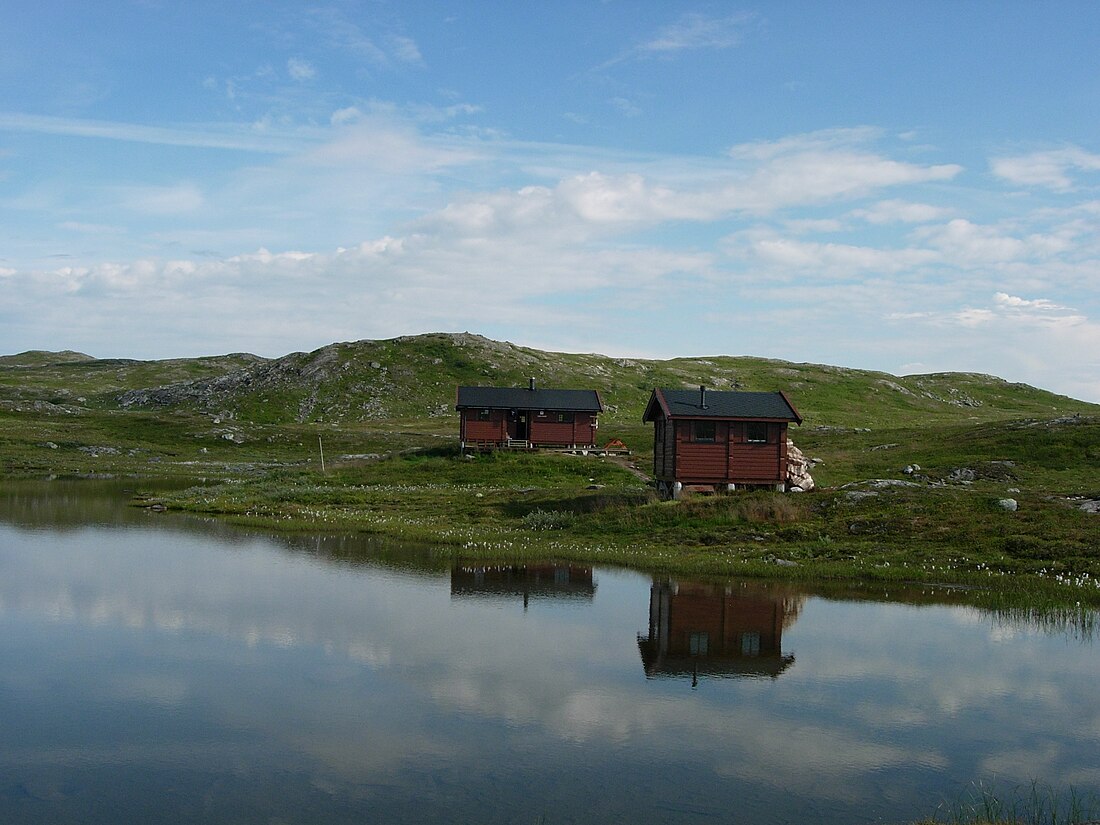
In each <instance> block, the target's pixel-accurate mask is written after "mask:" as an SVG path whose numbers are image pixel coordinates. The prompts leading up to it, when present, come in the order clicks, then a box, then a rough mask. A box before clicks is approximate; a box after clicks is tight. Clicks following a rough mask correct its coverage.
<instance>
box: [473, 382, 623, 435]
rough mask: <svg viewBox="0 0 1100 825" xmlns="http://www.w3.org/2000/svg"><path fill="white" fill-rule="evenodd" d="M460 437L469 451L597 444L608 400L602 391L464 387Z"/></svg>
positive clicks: (531, 386)
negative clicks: (600, 392)
mask: <svg viewBox="0 0 1100 825" xmlns="http://www.w3.org/2000/svg"><path fill="white" fill-rule="evenodd" d="M455 409H456V410H458V412H459V441H460V442H461V446H462V448H463V449H466V448H467V447H473V448H493V447H510V448H520V449H527V448H532V447H567V448H591V447H595V446H596V429H597V427H598V426H599V424H598V422H597V416H598V415H599V414H600V413H601V412H603V401H602V400H601V399H600V394H599V392H597V391H596V390H554V389H545V390H544V389H539V388H537V387H536V386H535V379H534V378H532V379H531V381H530V383H529V384H528V386H527V387H526V388H523V387H459V388H458V396H457V401H456V403H455Z"/></svg>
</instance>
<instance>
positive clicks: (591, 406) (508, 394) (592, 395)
mask: <svg viewBox="0 0 1100 825" xmlns="http://www.w3.org/2000/svg"><path fill="white" fill-rule="evenodd" d="M463 407H481V408H482V409H498V410H499V409H507V410H568V411H573V412H597V413H598V412H603V403H602V402H601V401H600V394H599V393H598V392H596V391H595V390H543V389H534V390H530V389H527V388H526V387H459V388H458V401H457V403H456V404H455V409H462V408H463Z"/></svg>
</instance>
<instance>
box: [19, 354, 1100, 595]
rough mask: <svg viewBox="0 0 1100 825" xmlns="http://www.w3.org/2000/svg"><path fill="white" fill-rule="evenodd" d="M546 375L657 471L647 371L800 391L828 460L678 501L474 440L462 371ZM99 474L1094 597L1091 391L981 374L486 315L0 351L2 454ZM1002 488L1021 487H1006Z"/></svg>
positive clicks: (386, 516)
mask: <svg viewBox="0 0 1100 825" xmlns="http://www.w3.org/2000/svg"><path fill="white" fill-rule="evenodd" d="M532 377H533V378H535V380H536V381H537V382H538V384H539V385H540V386H543V387H563V388H570V387H571V388H595V389H598V390H599V391H600V393H601V395H602V397H603V399H604V402H605V404H606V405H607V413H606V414H605V415H604V416H602V418H601V429H600V435H601V438H605V439H611V438H619V439H621V440H623V441H625V442H626V443H627V444H628V445H629V446H630V447H631V448H632V449H633V451H634V455H633V456H632V458H631V460H632V461H633V462H634V468H633V469H634V470H635V471H641V472H642V473H644V472H645V471H647V470H648V469H649V468H650V452H651V445H652V431H651V428H650V427H648V426H646V425H643V424H642V423H641V415H642V411H643V408H644V406H645V403H646V401H647V399H648V397H649V393H650V391H651V389H652V388H653V387H655V386H664V387H683V386H688V387H696V386H698V385H699V384H705V385H707V386H708V387H711V388H714V389H745V390H776V389H781V390H784V391H785V392H786V393H787V394H788V395H789V396H790V398H791V399H792V401H793V402H794V404H795V405H796V406H797V407H798V408H799V410H800V412H801V413H802V415H803V417H804V418H805V423H804V425H803V426H802V427H801V428H794V430H793V432H792V437H793V439H794V440H795V442H796V443H797V444H798V445H799V446H800V447H801V448H802V449H803V451H804V452H805V453H806V454H807V455H809V456H811V457H812V458H814V459H815V460H816V462H815V466H814V468H813V475H814V478H815V480H816V481H817V483H818V487H819V489H818V491H817V492H815V493H813V494H809V495H804V496H783V495H781V494H775V493H760V494H755V493H754V494H749V495H745V496H717V497H713V498H709V499H695V500H688V501H685V502H679V503H675V504H671V505H670V504H668V503H660V502H657V501H655V500H654V496H653V495H652V491H651V490H649V489H648V488H647V486H646V484H645V482H644V481H643V480H641V479H639V477H638V474H637V472H634V473H632V472H630V469H631V468H628V467H623V466H620V465H618V464H616V463H614V462H612V461H610V460H604V459H598V458H593V457H588V458H576V457H568V456H554V455H537V456H530V455H499V454H494V455H489V456H483V457H481V458H478V459H477V460H476V461H471V460H469V459H463V458H462V457H460V456H459V455H458V454H457V445H456V440H457V415H456V413H455V412H454V409H453V405H454V393H455V387H456V385H459V384H492V385H512V386H526V384H527V380H528V379H529V378H532ZM322 443H323V447H324V451H325V455H326V458H327V467H326V471H325V472H321V468H320V462H319V458H320V447H321V446H322ZM912 465H919V470H916V471H914V470H913V467H912ZM906 467H909V469H910V472H909V473H905V472H903V469H904V468H906ZM104 474H115V475H118V474H131V475H142V476H146V477H165V476H176V477H189V478H194V477H203V478H206V479H211V478H214V479H218V478H220V479H225V480H226V481H227V482H229V483H225V484H221V485H219V486H217V487H215V488H210V487H200V488H195V489H194V490H192V491H189V492H187V493H177V494H173V495H170V496H168V497H166V498H165V499H164V501H165V502H166V503H167V504H168V505H169V506H171V507H179V508H181V509H190V510H196V511H200V512H206V513H211V512H212V513H221V514H225V515H227V516H229V517H232V518H234V519H237V520H243V521H245V522H246V523H257V524H263V525H278V526H280V527H282V528H302V529H316V528H319V527H322V528H324V527H328V528H332V529H342V530H358V531H368V532H378V533H384V534H387V535H391V536H401V537H409V538H420V539H427V540H432V541H443V542H449V543H450V546H451V547H452V548H458V549H452V550H450V551H448V552H460V553H473V554H476V555H479V556H481V557H485V556H499V557H509V558H513V557H516V556H517V555H523V554H528V555H530V554H550V555H553V556H555V557H562V558H571V559H575V560H578V561H586V562H591V561H598V560H603V561H605V562H617V563H623V564H637V565H643V566H646V567H647V568H651V569H665V570H669V571H676V570H679V571H694V572H696V573H698V572H710V573H716V574H719V573H720V574H730V573H734V574H737V575H744V574H753V575H769V574H775V575H783V576H792V575H798V576H801V577H810V578H813V577H817V578H827V577H857V578H881V579H888V580H891V581H931V582H936V581H941V582H942V581H952V582H963V583H975V582H980V583H984V582H986V581H988V580H989V577H991V576H993V577H996V579H997V581H998V582H1001V583H1002V585H1003V586H1007V585H1004V584H1003V583H1006V582H1007V583H1009V584H1011V585H1012V586H1020V587H1025V588H1026V589H1027V590H1028V591H1029V592H1035V591H1036V588H1038V590H1039V591H1043V588H1045V587H1047V586H1048V585H1051V582H1052V577H1055V583H1057V586H1059V587H1061V586H1063V583H1064V581H1067V580H1069V579H1072V580H1073V581H1074V582H1075V583H1076V584H1074V588H1075V589H1074V590H1073V595H1072V596H1070V597H1069V598H1071V600H1077V599H1078V598H1079V596H1078V594H1079V593H1084V592H1087V593H1088V594H1089V595H1088V596H1087V597H1086V596H1084V595H1081V596H1080V598H1082V599H1086V600H1087V601H1089V603H1096V602H1098V601H1100V587H1097V586H1096V585H1095V582H1096V581H1097V580H1100V515H1094V514H1092V513H1090V512H1088V511H1087V509H1086V508H1091V507H1093V506H1094V505H1095V504H1097V503H1100V480H1098V479H1100V406H1097V405H1093V404H1087V403H1085V402H1082V401H1077V400H1074V399H1071V398H1066V397H1064V396H1059V395H1055V394H1053V393H1049V392H1046V391H1043V390H1040V389H1036V388H1034V387H1029V386H1025V385H1021V384H1010V383H1007V382H1005V381H1002V380H1001V379H998V378H995V377H992V376H986V375H975V374H969V373H966V374H959V373H940V374H935V375H917V376H906V377H897V376H893V375H889V374H886V373H881V372H873V371H866V370H855V369H847V368H842V367H835V366H828V365H821V364H801V363H790V362H785V361H775V360H769V359H762V358H749V357H731V356H713V357H705V358H702V357H701V358H677V359H671V360H664V361H660V360H644V359H616V358H608V357H605V356H602V355H591V354H566V353H552V352H542V351H539V350H534V349H530V348H526V347H520V346H516V345H513V344H510V343H503V342H497V341H491V340H489V339H486V338H483V337H480V336H477V335H471V334H458V335H444V334H434V335H421V336H413V337H402V338H395V339H392V340H386V341H359V342H354V343H339V344H332V345H330V346H327V347H322V348H321V349H318V350H316V351H314V352H311V353H293V354H291V355H287V356H285V357H283V358H278V359H274V360H265V359H262V358H258V357H256V356H252V355H247V354H233V355H226V356H218V357H211V358H196V359H176V360H170V361H128V360H99V359H94V358H89V357H88V356H84V355H81V354H78V353H42V352H35V353H23V354H21V355H17V356H9V357H6V358H0V477H8V478H15V477H41V476H55V475H59V476H71V475H76V476H89V475H90V476H99V475H104ZM593 488H595V489H593ZM1008 498H1011V499H1013V500H1014V501H1015V502H1018V505H1019V507H1018V510H1015V509H1014V510H1012V511H1006V510H1005V509H1004V508H1003V507H1002V506H1001V501H1002V500H1004V499H1008ZM776 559H782V560H784V562H785V563H786V564H787V565H789V564H794V565H796V566H794V567H791V566H783V567H782V568H777V567H776V563H777V562H776ZM1021 583H1023V584H1021ZM1082 589H1083V590H1082ZM1044 592H1045V591H1044Z"/></svg>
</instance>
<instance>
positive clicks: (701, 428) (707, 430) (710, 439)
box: [691, 421, 715, 444]
mask: <svg viewBox="0 0 1100 825" xmlns="http://www.w3.org/2000/svg"><path fill="white" fill-rule="evenodd" d="M714 431H715V426H714V422H713V421H696V422H694V426H693V427H692V438H691V440H692V441H697V442H700V443H703V444H713V443H714Z"/></svg>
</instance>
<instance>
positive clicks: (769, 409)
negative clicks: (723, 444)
mask: <svg viewBox="0 0 1100 825" xmlns="http://www.w3.org/2000/svg"><path fill="white" fill-rule="evenodd" d="M700 396H701V393H700V391H699V390H698V389H692V390H667V389H658V390H654V391H653V396H652V397H651V398H650V400H649V406H648V407H646V413H645V419H644V420H646V421H652V420H653V419H654V418H655V417H656V413H657V411H656V410H655V409H654V406H655V404H656V405H659V406H660V408H661V410H662V412H663V413H664V414H665V415H666V416H667V417H669V418H768V419H780V420H783V421H797V422H798V423H800V424H801V423H802V416H801V415H799V414H798V410H796V409H795V408H794V406H793V405H792V404H791V402H790V401H788V400H787V396H785V395H784V394H783V393H781V392H720V391H718V390H707V391H706V406H705V407H704V406H703V403H702V398H701V397H700Z"/></svg>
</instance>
